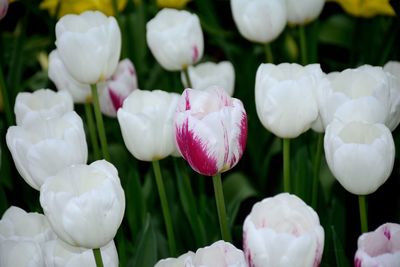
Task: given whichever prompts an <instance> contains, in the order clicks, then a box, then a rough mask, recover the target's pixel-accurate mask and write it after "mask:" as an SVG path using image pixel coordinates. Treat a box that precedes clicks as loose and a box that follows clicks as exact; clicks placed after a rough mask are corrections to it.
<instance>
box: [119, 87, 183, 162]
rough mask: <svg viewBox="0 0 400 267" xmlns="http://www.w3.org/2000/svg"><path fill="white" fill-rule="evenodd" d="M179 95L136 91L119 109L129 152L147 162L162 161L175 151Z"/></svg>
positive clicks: (120, 121) (120, 123) (121, 125)
mask: <svg viewBox="0 0 400 267" xmlns="http://www.w3.org/2000/svg"><path fill="white" fill-rule="evenodd" d="M178 99H179V95H178V94H176V93H167V92H164V91H161V90H154V91H145V90H135V91H134V92H133V93H131V94H130V95H129V96H128V98H127V99H125V101H124V104H123V107H122V108H121V109H119V110H118V122H119V125H120V127H121V131H122V137H123V138H124V142H125V145H126V147H127V148H128V150H129V152H131V153H132V155H133V156H134V157H135V158H137V159H139V160H144V161H153V160H160V159H163V158H165V157H167V156H169V155H171V154H172V153H173V152H174V151H175V150H176V146H175V141H174V135H173V118H174V114H175V110H176V107H177V104H178Z"/></svg>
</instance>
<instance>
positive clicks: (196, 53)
mask: <svg viewBox="0 0 400 267" xmlns="http://www.w3.org/2000/svg"><path fill="white" fill-rule="evenodd" d="M192 50H193V53H192V61H193V63H196V62H197V60H198V59H199V49H198V48H197V46H196V45H194V46H193V47H192Z"/></svg>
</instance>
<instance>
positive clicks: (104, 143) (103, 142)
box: [90, 84, 110, 161]
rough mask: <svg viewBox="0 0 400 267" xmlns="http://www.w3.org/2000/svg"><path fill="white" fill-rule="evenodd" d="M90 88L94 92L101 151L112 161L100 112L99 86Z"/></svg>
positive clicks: (92, 85)
mask: <svg viewBox="0 0 400 267" xmlns="http://www.w3.org/2000/svg"><path fill="white" fill-rule="evenodd" d="M90 88H91V90H92V98H93V108H94V116H95V117H96V124H97V131H98V132H99V139H100V145H101V151H102V152H103V157H104V158H105V159H106V160H107V161H110V154H109V152H108V147H107V137H106V132H105V130H104V122H103V117H102V115H101V111H100V103H99V94H98V93H97V86H96V85H95V84H91V85H90Z"/></svg>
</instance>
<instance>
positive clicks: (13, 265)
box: [0, 240, 45, 267]
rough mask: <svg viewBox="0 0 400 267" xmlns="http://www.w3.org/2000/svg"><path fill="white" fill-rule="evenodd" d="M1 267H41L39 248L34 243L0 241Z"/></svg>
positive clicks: (42, 264) (41, 259) (41, 260)
mask: <svg viewBox="0 0 400 267" xmlns="http://www.w3.org/2000/svg"><path fill="white" fill-rule="evenodd" d="M0 266H1V267H43V266H45V265H44V259H43V255H42V250H41V247H40V245H39V244H38V243H36V242H34V241H15V240H4V241H0Z"/></svg>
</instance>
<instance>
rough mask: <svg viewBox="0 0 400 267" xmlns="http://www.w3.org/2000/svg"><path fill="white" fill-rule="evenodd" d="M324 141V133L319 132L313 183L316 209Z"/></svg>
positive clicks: (312, 204)
mask: <svg viewBox="0 0 400 267" xmlns="http://www.w3.org/2000/svg"><path fill="white" fill-rule="evenodd" d="M323 143H324V134H323V133H318V141H317V151H316V154H315V160H314V168H313V171H314V172H313V175H314V177H313V185H312V199H311V206H312V207H313V208H314V209H316V208H317V203H318V185H319V171H320V169H321V159H322V146H323Z"/></svg>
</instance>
